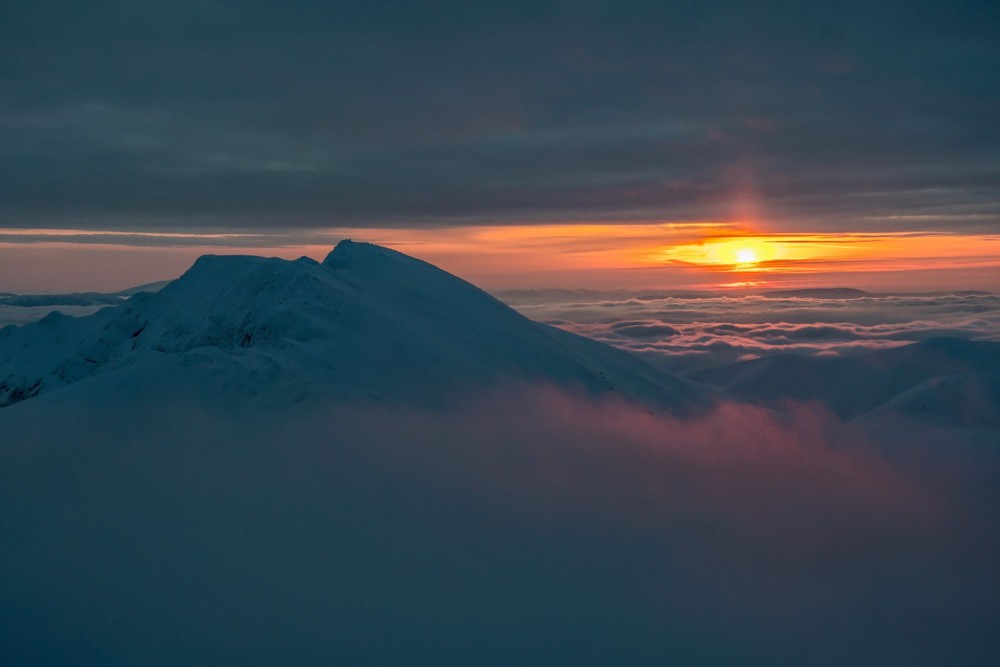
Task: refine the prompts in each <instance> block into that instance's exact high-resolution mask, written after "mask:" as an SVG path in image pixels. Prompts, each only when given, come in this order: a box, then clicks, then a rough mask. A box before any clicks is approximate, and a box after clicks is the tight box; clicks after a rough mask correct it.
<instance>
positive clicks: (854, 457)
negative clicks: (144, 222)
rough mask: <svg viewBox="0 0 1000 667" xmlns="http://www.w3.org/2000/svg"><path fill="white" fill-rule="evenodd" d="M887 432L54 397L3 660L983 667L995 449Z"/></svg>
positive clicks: (519, 405)
mask: <svg viewBox="0 0 1000 667" xmlns="http://www.w3.org/2000/svg"><path fill="white" fill-rule="evenodd" d="M884 426H885V425H884V424H883V427H884ZM891 427H892V428H893V429H894V430H893V433H894V439H893V443H894V445H893V446H891V447H889V446H887V445H886V444H885V443H884V441H883V440H881V439H880V436H879V431H878V429H870V430H869V431H867V432H866V431H862V430H861V429H859V428H857V427H845V426H842V425H840V424H838V423H837V422H836V420H834V419H833V418H832V417H830V415H829V414H828V413H826V412H825V411H824V410H823V409H822V408H821V407H819V406H815V405H812V406H808V405H797V406H790V408H789V410H787V411H785V412H783V413H775V412H771V411H767V410H764V409H762V408H755V407H749V406H745V405H737V404H729V403H723V404H721V405H719V406H717V407H716V408H715V409H713V410H712V411H711V412H709V413H707V414H702V415H700V416H697V417H691V418H686V419H679V418H676V417H669V416H664V415H660V414H655V413H652V412H650V411H649V410H647V409H645V408H641V407H637V406H635V405H632V404H629V403H627V402H623V401H617V400H611V399H600V400H598V399H595V398H592V397H587V398H585V397H581V396H577V395H574V394H573V393H571V392H566V391H562V390H557V389H554V388H538V387H525V386H520V385H513V386H506V387H500V388H496V389H494V390H491V391H488V392H483V393H480V394H476V395H470V396H467V397H466V398H465V399H464V400H463V401H461V402H455V403H452V404H451V405H449V406H447V407H444V408H441V409H435V410H429V409H423V410H418V409H410V408H405V407H401V406H391V405H379V404H375V403H370V402H355V403H326V402H311V403H308V404H301V405H298V406H295V407H290V408H284V409H282V410H277V411H271V412H270V413H266V414H259V415H257V416H253V417H248V416H247V415H245V414H243V415H239V416H226V415H225V414H221V413H219V412H218V411H214V412H211V411H208V410H206V409H204V408H199V407H197V405H196V404H192V403H188V402H186V401H184V400H183V398H182V397H180V396H178V398H177V400H175V401H173V402H167V403H166V404H163V405H160V406H158V407H156V408H155V409H154V408H152V407H151V404H150V403H149V402H143V401H141V400H135V401H131V402H130V401H127V400H126V401H116V402H115V404H114V406H113V407H112V406H111V405H110V404H109V405H108V406H107V407H106V408H104V409H89V410H83V409H82V408H80V409H73V408H72V407H71V405H70V406H66V405H65V404H64V405H63V408H62V409H60V410H57V411H53V410H51V407H49V408H47V407H46V405H45V400H43V399H36V400H33V401H28V402H25V403H23V404H20V405H18V406H14V407H12V408H8V409H5V410H3V411H2V412H0V441H2V442H3V443H4V446H3V447H0V457H2V461H0V502H2V504H3V506H4V507H7V508H16V511H12V512H11V511H8V512H4V513H3V514H2V515H0V531H2V534H4V535H5V536H6V539H5V541H4V543H3V545H2V547H0V597H2V598H3V599H4V601H5V603H4V604H3V605H2V606H0V628H3V629H2V630H0V648H2V650H3V652H4V654H5V655H6V656H8V657H11V656H13V658H14V660H13V663H14V664H27V663H31V664H68V663H73V664H108V663H112V662H129V663H134V662H142V663H143V664H177V663H183V662H200V661H203V660H210V661H215V662H218V661H222V662H238V663H241V664H274V663H275V662H294V663H297V664H319V663H322V664H330V663H338V662H340V663H343V662H347V663H351V662H358V661H363V662H365V664H379V663H393V664H398V663H407V664H414V663H415V662H428V663H432V664H468V663H469V662H470V661H472V662H475V663H476V664H513V663H516V664H553V663H571V664H633V663H641V664H650V663H652V662H661V663H662V662H664V661H666V662H671V663H674V664H732V663H733V662H736V661H738V662H739V663H740V664H844V663H846V662H851V661H856V660H863V661H865V662H882V663H896V664H898V663H907V664H941V663H944V662H960V663H962V664H980V663H981V664H987V663H988V660H989V659H990V658H991V657H992V656H993V655H995V650H996V649H997V640H996V635H995V632H994V631H993V630H994V625H993V621H992V619H994V618H996V613H997V612H998V611H1000V609H998V603H997V596H996V592H997V590H998V587H997V584H998V581H997V574H996V573H997V571H998V570H997V567H996V565H997V564H998V563H1000V539H998V538H1000V531H998V530H997V523H996V521H995V508H996V507H997V506H998V504H997V502H996V501H997V500H998V498H997V496H996V489H997V488H998V486H997V484H996V481H997V479H1000V476H998V473H1000V461H998V458H997V456H996V452H995V448H993V447H983V446H976V445H975V443H974V442H973V440H970V439H968V438H966V439H965V440H963V441H954V440H953V439H951V440H950V439H949V437H950V436H949V433H948V432H947V431H946V430H941V431H939V432H934V431H932V430H929V429H927V428H919V429H918V428H912V427H908V426H907V424H906V423H905V422H902V421H900V420H896V422H894V423H893V424H891ZM908 428H909V429H910V430H909V431H908V430H907V429H908ZM870 434H873V435H870ZM917 434H919V436H918V435H917ZM961 442H965V443H967V444H961ZM55 637H58V638H59V641H52V638H55Z"/></svg>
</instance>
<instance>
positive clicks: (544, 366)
mask: <svg viewBox="0 0 1000 667" xmlns="http://www.w3.org/2000/svg"><path fill="white" fill-rule="evenodd" d="M151 365H155V366H156V367H157V369H158V370H157V371H156V373H157V374H159V375H160V376H166V375H171V376H173V377H174V378H175V379H174V380H173V381H172V382H169V383H168V382H161V381H157V380H156V379H155V378H153V377H147V376H149V375H151V374H150V371H149V370H148V369H149V368H150V367H151ZM98 376H101V377H103V378H104V379H103V380H100V382H101V383H104V384H109V385H117V384H121V382H122V381H123V380H122V378H129V380H128V381H129V382H132V383H133V385H134V386H140V387H146V389H145V391H154V392H155V391H172V390H176V391H189V392H191V391H193V392H194V393H199V392H210V396H208V397H207V398H206V400H215V398H214V396H215V395H216V394H217V395H218V396H219V397H224V396H227V397H228V399H226V400H230V401H235V402H237V403H238V402H239V401H242V400H245V399H246V398H247V397H250V396H252V397H254V398H255V400H259V401H261V402H263V403H264V404H266V405H273V404H280V403H282V402H288V401H298V400H301V399H302V398H304V397H306V396H310V395H315V396H328V397H335V398H342V399H347V400H355V399H362V398H371V397H377V398H378V399H380V400H387V401H399V402H406V403H424V402H428V401H430V402H435V401H440V400H445V399H447V398H449V397H451V396H461V395H463V392H464V391H465V390H466V389H468V388H469V387H472V386H484V385H497V384H500V383H511V382H514V383H517V382H530V383H534V384H538V383H541V384H551V385H556V386H564V387H571V388H574V390H578V391H583V392H585V393H590V394H602V393H605V392H616V394H615V395H620V396H625V397H631V398H633V399H635V400H639V401H641V402H645V403H648V404H654V405H659V406H670V407H681V406H687V405H696V404H703V403H704V402H705V401H703V400H702V399H703V396H702V394H703V393H704V392H701V391H700V390H695V389H694V388H692V387H691V386H690V385H688V384H687V383H685V382H683V381H681V380H679V379H676V378H673V377H671V376H666V375H664V374H660V373H658V372H656V371H655V370H654V369H652V368H651V367H649V366H648V365H647V364H645V362H642V361H640V360H639V359H636V358H634V357H632V356H630V355H628V354H627V353H624V352H620V351H618V350H614V349H611V348H606V347H605V346H602V345H600V344H599V343H596V342H594V341H590V340H587V339H582V338H579V337H577V336H573V335H572V334H569V333H566V332H563V331H560V330H556V329H552V328H551V327H547V326H545V325H542V324H539V323H536V322H532V321H531V320H529V319H527V318H525V317H524V316H522V315H521V314H519V313H517V312H516V311H514V310H513V309H511V308H510V307H508V306H506V305H505V304H503V303H501V302H500V301H497V300H496V299H495V298H494V297H492V296H490V295H489V294H487V293H486V292H484V291H482V290H480V289H479V288H477V287H475V286H474V285H471V284H470V283H467V282H466V281H464V280H462V279H460V278H457V277H456V276H453V275H451V274H450V273H448V272H446V271H443V270H441V269H439V268H437V267H435V266H433V265H431V264H428V263H426V262H424V261H421V260H419V259H416V258H413V257H409V256H408V255H405V254H403V253H400V252H397V251H395V250H390V249H388V248H383V247H381V246H377V245H373V244H370V243H359V242H355V241H350V240H348V241H342V242H341V243H339V244H338V245H337V246H336V247H335V248H334V249H333V251H331V252H330V254H329V255H328V256H327V258H326V259H325V260H324V261H323V263H322V264H320V263H317V262H313V261H304V260H293V261H289V260H284V259H278V258H265V257H255V256H247V255H221V256H216V255H207V256H204V257H201V258H199V259H198V260H197V261H196V262H195V263H194V265H193V266H192V267H191V268H190V269H188V271H186V272H185V273H184V275H182V276H181V277H180V278H179V279H177V280H175V281H173V282H171V283H170V284H169V285H167V286H166V287H164V288H163V289H162V290H161V291H159V292H156V293H140V294H138V295H136V296H134V297H132V298H131V299H129V300H128V301H125V302H123V303H121V304H120V305H117V306H110V307H108V308H106V309H104V310H102V311H100V312H98V313H96V314H94V315H92V316H90V317H85V318H70V317H67V318H62V319H60V320H59V321H58V322H55V323H54V324H53V323H52V322H49V323H38V324H35V325H31V324H29V325H25V326H23V327H16V328H14V330H12V331H6V330H4V332H3V334H2V335H0V405H3V404H4V403H11V402H15V401H18V400H24V399H25V398H30V397H31V396H33V395H35V394H38V393H46V392H49V391H51V390H54V389H59V388H60V387H67V385H73V384H75V383H77V382H80V381H82V380H87V381H88V383H91V382H95V381H98V379H99V377H98ZM67 388H68V387H67ZM81 391H83V388H81Z"/></svg>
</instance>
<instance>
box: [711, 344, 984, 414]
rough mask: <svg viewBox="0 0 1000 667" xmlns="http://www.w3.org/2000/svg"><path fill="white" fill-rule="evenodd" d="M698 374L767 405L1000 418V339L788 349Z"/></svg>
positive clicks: (843, 411)
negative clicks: (823, 352)
mask: <svg viewBox="0 0 1000 667" xmlns="http://www.w3.org/2000/svg"><path fill="white" fill-rule="evenodd" d="M691 377H692V378H693V379H695V380H698V381H700V382H704V383H706V384H710V385H713V386H716V387H718V388H720V389H722V390H724V391H726V392H728V393H729V394H730V395H731V396H733V397H735V398H738V399H740V400H745V401H750V402H753V403H758V404H763V405H778V404H780V403H784V402H788V401H818V402H820V403H822V404H824V405H825V406H827V407H828V408H830V409H831V410H833V411H834V412H835V413H836V414H838V415H839V416H841V417H843V418H847V419H853V418H856V417H860V416H862V415H864V414H866V413H869V412H871V411H873V410H876V409H879V408H881V409H882V410H891V409H898V410H902V411H904V412H906V413H908V414H911V415H912V416H917V417H926V418H933V419H935V420H939V421H943V422H945V423H953V424H956V425H959V424H961V425H996V424H997V423H998V421H1000V420H998V417H1000V400H998V395H997V391H996V389H995V387H996V385H997V379H998V378H1000V344H997V343H992V342H986V341H968V340H961V339H958V338H932V339H930V340H926V341H922V342H920V343H915V344H913V345H906V346H903V347H897V348H893V349H888V350H878V351H874V352H869V353H867V354H864V355H861V356H858V357H837V358H825V357H805V356H801V355H794V354H780V355H774V356H771V357H765V358H763V359H754V360H752V361H746V362H742V363H739V364H735V365H732V366H725V367H722V368H711V369H706V370H702V371H697V372H695V373H692V374H691ZM935 396H938V397H939V398H940V399H941V400H937V399H935V398H934V397H935ZM946 397H947V399H946V400H945V398H946Z"/></svg>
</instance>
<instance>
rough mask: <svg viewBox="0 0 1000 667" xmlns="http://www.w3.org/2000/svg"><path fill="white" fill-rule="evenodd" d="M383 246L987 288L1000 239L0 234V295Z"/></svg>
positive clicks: (514, 272) (499, 280)
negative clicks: (254, 258) (195, 265)
mask: <svg viewBox="0 0 1000 667" xmlns="http://www.w3.org/2000/svg"><path fill="white" fill-rule="evenodd" d="M344 237H352V238H354V239H355V240H367V241H372V242H375V243H379V244H383V245H388V246H391V247H394V248H396V249H399V250H402V251H404V252H407V253H409V254H412V255H415V256H417V257H420V258H422V259H425V260H427V261H430V262H432V263H434V264H438V265H440V266H442V267H443V268H445V269H447V270H449V271H452V272H454V273H456V274H458V275H460V276H462V277H464V278H466V279H468V280H471V281H472V282H475V283H477V284H480V285H482V286H484V287H486V288H494V289H502V288H531V287H566V288H574V287H581V288H590V289H601V288H609V289H610V288H614V289H619V288H653V289H670V288H673V287H678V288H717V287H727V286H729V287H732V286H736V287H794V286H822V285H827V286H829V285H838V286H841V285H843V286H853V287H865V288H870V289H893V290H911V291H920V290H934V289H1000V236H987V235H978V236H972V235H942V234H917V233H900V234H885V233H882V234H874V233H873V234H862V233H848V234H818V233H810V234H804V233H798V234H782V233H772V234H760V233H754V232H753V231H752V230H750V229H749V228H747V227H746V226H741V225H737V224H732V223H721V222H702V223H691V222H684V223H649V224H628V225H620V224H619V225H600V224H586V225H521V226H501V225H497V226H477V227H452V228H439V229H349V228H340V229H332V230H329V231H327V232H323V233H320V234H317V233H316V232H303V233H302V234H301V235H295V234H287V233H285V234H282V235H273V236H269V235H268V234H246V233H242V234H158V233H152V234H144V233H137V234H135V233H120V232H115V233H106V232H92V231H86V232H84V231H76V230H37V229H34V230H28V229H24V230H7V231H4V232H2V233H0V292H3V291H15V292H40V291H69V290H75V291H84V290H112V289H120V288H124V287H127V286H131V285H135V284H139V283H143V282H150V281H154V280H161V279H165V278H170V277H174V276H177V275H179V274H180V273H181V272H183V271H184V269H185V268H186V267H187V266H189V265H190V263H191V262H192V261H193V260H194V259H195V258H196V257H197V256H199V255H201V254H205V253H215V254H231V253H249V254H263V255H273V256H280V257H288V258H293V257H298V256H301V255H308V256H311V257H314V258H317V259H322V257H323V256H324V255H325V254H326V253H327V252H328V251H329V249H330V247H332V246H333V245H334V244H335V243H336V242H337V241H338V240H339V239H341V238H344Z"/></svg>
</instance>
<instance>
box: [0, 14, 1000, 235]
mask: <svg viewBox="0 0 1000 667" xmlns="http://www.w3.org/2000/svg"><path fill="white" fill-rule="evenodd" d="M993 9H994V8H993V6H992V3H990V2H986V1H985V0H963V1H961V2H952V3H948V4H947V5H945V4H942V3H940V2H931V1H919V2H914V1H912V0H910V1H907V2H902V1H899V0H897V1H893V2H887V3H880V5H879V7H878V8H876V9H873V8H872V7H871V4H870V3H867V2H841V3H837V4H836V5H826V6H823V7H818V6H815V5H798V4H794V3H784V2H767V3H756V4H754V5H752V6H748V5H746V4H745V3H740V2H721V3H715V4H713V5H712V6H711V7H701V6H679V5H676V4H671V3H647V2H626V3H622V2H615V3H603V2H598V3H586V4H580V3H567V2H562V1H558V0H557V1H553V2H531V3H516V2H515V3H496V2H461V3H458V2H455V3H453V2H440V3H434V4H433V6H431V5H421V4H410V3H397V2H391V3H387V4H385V5H383V6H382V7H380V8H379V9H378V10H375V11H373V10H372V9H371V8H370V7H368V6H366V5H363V4H359V3H350V2H348V3H321V2H309V1H303V2H295V3H292V4H290V5H287V6H282V8H281V9H280V10H279V9H276V8H275V7H274V6H272V5H270V4H268V3H260V2H252V3H249V4H246V3H243V4H240V5H238V6H237V5H234V4H232V3H228V2H222V1H216V2H192V1H181V2H172V3H170V4H169V5H164V4H163V3H155V2H129V3H112V4H110V5H108V4H91V5H87V6H80V5H79V3H71V2H66V1H65V0H54V1H52V2H43V3H30V4H29V3H16V4H14V5H11V6H8V7H5V8H4V13H3V21H2V22H0V23H2V28H0V31H2V32H0V58H2V61H3V62H4V64H5V66H4V70H3V73H2V75H0V76H2V77H3V79H2V82H3V85H2V86H0V155H2V156H3V160H2V164H3V167H2V170H3V178H2V179H0V202H3V204H2V207H0V220H2V221H3V222H2V224H3V225H8V226H20V227H25V226H50V227H59V226H75V227H78V228H79V227H83V228H86V227H87V226H88V225H89V226H92V227H97V228H130V229H136V228H167V227H172V228H177V227H185V226H187V227H190V226H195V227H201V228H205V227H210V228H218V227H227V226H228V227H244V228H262V227H281V226H301V227H317V226H320V227H322V226H327V225H330V224H335V225H358V226H372V225H381V226H386V225H387V224H388V223H398V224H404V225H405V224H414V225H434V224H440V222H441V221H443V220H448V221H452V222H454V221H467V222H470V223H472V224H475V223H478V222H484V221H490V220H493V221H495V220H497V219H503V220H507V221H524V220H533V221H539V220H559V221H565V220H574V221H575V220H582V219H596V220H609V219H610V220H617V221H621V220H628V219H644V220H648V219H663V218H669V219H699V220H700V219H727V220H728V219H734V218H735V219H746V218H755V219H758V220H760V221H766V222H769V223H771V224H774V225H780V226H782V227H785V228H788V229H817V228H822V229H828V230H831V229H853V230H858V229H869V230H881V231H885V230H893V231H899V230H901V229H935V230H941V229H946V230H952V231H955V230H979V231H982V230H994V231H995V230H996V224H997V214H998V212H1000V210H998V208H997V206H998V204H997V202H998V201H1000V199H998V190H997V186H996V178H995V174H996V173H997V171H998V154H1000V134H998V129H997V123H996V122H995V119H996V112H997V105H998V103H1000V88H998V86H997V82H996V77H995V74H994V73H995V71H996V69H997V65H998V58H1000V54H998V52H997V49H996V39H995V36H996V32H997V28H998V24H997V18H996V12H995V11H993Z"/></svg>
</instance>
